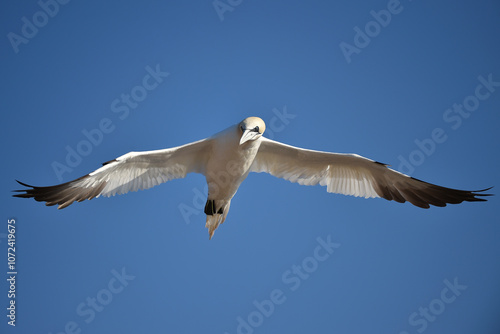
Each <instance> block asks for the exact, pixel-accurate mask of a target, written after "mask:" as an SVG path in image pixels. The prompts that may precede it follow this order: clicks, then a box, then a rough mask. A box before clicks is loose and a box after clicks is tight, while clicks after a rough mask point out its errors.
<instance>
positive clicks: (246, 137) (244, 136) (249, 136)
mask: <svg viewBox="0 0 500 334" xmlns="http://www.w3.org/2000/svg"><path fill="white" fill-rule="evenodd" d="M256 135H257V132H254V131H252V130H244V131H243V134H242V135H241V139H240V145H241V144H243V143H245V142H247V141H249V140H251V139H254V138H255V136H256Z"/></svg>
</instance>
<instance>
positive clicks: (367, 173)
mask: <svg viewBox="0 0 500 334" xmlns="http://www.w3.org/2000/svg"><path fill="white" fill-rule="evenodd" d="M265 130H266V125H265V123H264V121H263V120H262V119H261V118H259V117H248V118H246V119H244V120H243V121H241V122H240V123H238V124H235V125H232V126H230V127H228V128H227V129H225V130H223V131H221V132H219V133H216V134H215V135H213V136H212V137H209V138H206V139H203V140H199V141H196V142H193V143H190V144H186V145H182V146H178V147H173V148H167V149H163V150H155V151H145V152H130V153H127V154H125V155H122V156H120V157H118V158H116V159H114V160H111V161H108V162H105V163H103V166H102V167H101V168H99V169H97V170H95V171H93V172H92V173H90V174H87V175H85V176H82V177H80V178H78V179H76V180H73V181H69V182H66V183H63V184H59V185H55V186H50V187H35V186H31V185H28V184H25V183H23V182H20V181H17V180H16V181H17V182H18V183H20V184H21V185H23V186H25V187H28V188H30V189H24V190H15V192H20V193H19V194H15V195H13V196H15V197H22V198H34V199H35V200H36V201H41V202H46V205H48V206H51V205H56V204H57V205H58V209H63V208H65V207H67V206H68V205H70V204H72V203H73V202H74V201H77V202H81V201H83V200H86V199H89V200H90V199H92V198H95V197H99V196H106V197H109V196H114V195H116V194H125V193H127V192H129V191H137V190H143V189H148V188H151V187H153V186H156V185H158V184H160V183H164V182H167V181H169V180H173V179H179V178H184V177H185V176H186V174H188V173H200V174H203V175H204V176H205V178H206V181H207V184H208V197H207V202H206V205H205V210H204V212H205V214H206V216H207V219H206V224H205V227H207V228H208V233H209V238H210V239H211V238H212V236H213V234H214V232H215V230H216V229H217V227H218V226H219V225H220V224H222V223H223V222H224V221H225V220H226V217H227V213H228V212H229V206H230V204H231V200H232V198H233V196H234V195H235V194H236V191H237V190H238V188H239V186H240V184H241V182H243V180H245V178H246V177H247V176H248V174H249V173H250V172H257V173H261V172H265V173H269V174H271V175H274V176H276V177H279V178H283V179H285V180H288V181H291V182H296V183H298V184H301V185H308V186H311V185H317V184H319V185H322V186H326V191H327V192H330V193H338V194H344V195H352V196H356V197H364V198H374V197H381V198H385V199H386V200H389V201H391V200H394V201H396V202H399V203H403V202H406V201H408V202H410V203H412V204H413V205H416V206H418V207H421V208H429V206H430V205H434V206H440V207H443V206H446V204H447V203H450V204H457V203H461V202H463V201H468V202H474V201H485V199H484V198H481V197H482V196H490V194H485V193H483V192H484V191H486V190H489V189H491V188H487V189H483V190H475V191H467V190H457V189H451V188H445V187H441V186H437V185H434V184H431V183H427V182H424V181H421V180H418V179H416V178H413V177H410V176H408V175H405V174H402V173H400V172H397V171H395V170H393V169H391V168H389V167H388V166H389V165H387V164H383V163H380V162H377V161H374V160H371V159H368V158H365V157H362V156H359V155H357V154H341V153H330V152H322V151H313V150H308V149H303V148H299V147H294V146H290V145H286V144H283V143H280V142H277V141H274V140H271V139H267V138H265V137H263V136H262V135H263V134H264V132H265Z"/></svg>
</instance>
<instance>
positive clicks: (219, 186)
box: [205, 141, 259, 199]
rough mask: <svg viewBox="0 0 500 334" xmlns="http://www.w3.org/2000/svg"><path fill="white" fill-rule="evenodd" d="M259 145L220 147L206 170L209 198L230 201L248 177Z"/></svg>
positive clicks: (253, 143)
mask: <svg viewBox="0 0 500 334" xmlns="http://www.w3.org/2000/svg"><path fill="white" fill-rule="evenodd" d="M258 144H259V143H256V142H255V141H254V142H250V143H244V144H243V145H238V143H236V144H235V145H228V144H227V143H225V145H219V146H218V147H216V148H215V149H214V151H213V153H212V155H211V156H210V157H209V160H208V163H207V170H206V175H205V176H206V179H207V183H208V192H209V197H211V198H217V199H222V198H227V199H230V198H232V197H233V196H234V194H235V193H236V191H237V190H238V187H239V185H240V184H241V182H242V181H243V180H244V179H245V178H246V177H247V175H248V173H249V170H250V166H251V165H252V163H253V161H254V159H255V156H256V155H257V151H258V149H259V145H258Z"/></svg>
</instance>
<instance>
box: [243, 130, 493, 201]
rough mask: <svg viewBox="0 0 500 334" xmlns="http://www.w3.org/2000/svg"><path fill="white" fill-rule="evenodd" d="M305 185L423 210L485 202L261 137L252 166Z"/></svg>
mask: <svg viewBox="0 0 500 334" xmlns="http://www.w3.org/2000/svg"><path fill="white" fill-rule="evenodd" d="M251 171H252V172H266V173H269V174H271V175H274V176H276V177H280V178H283V179H285V180H288V181H291V182H296V183H299V184H302V185H317V184H320V185H322V186H326V187H327V188H326V189H327V191H328V192H331V193H338V194H344V195H352V196H357V197H365V198H370V197H382V198H385V199H387V200H390V201H391V200H395V201H396V202H400V203H403V202H406V201H408V202H410V203H412V204H413V205H416V206H418V207H421V208H429V205H435V206H446V204H447V203H450V204H457V203H461V202H463V201H469V202H473V201H485V199H483V198H481V197H480V196H489V194H484V193H480V192H483V191H486V190H489V189H491V188H488V189H483V190H477V191H466V190H457V189H451V188H445V187H440V186H437V185H434V184H431V183H427V182H424V181H420V180H418V179H415V178H413V177H410V176H408V175H405V174H402V173H399V172H397V171H395V170H392V169H390V168H388V167H387V165H385V164H382V163H379V162H376V161H373V160H370V159H367V158H364V157H362V156H359V155H356V154H339V153H329V152H321V151H313V150H306V149H302V148H298V147H294V146H290V145H286V144H282V143H280V142H277V141H274V140H270V139H267V138H264V137H262V142H261V145H260V148H259V151H258V153H257V156H256V158H255V160H254V163H253V165H252V167H251Z"/></svg>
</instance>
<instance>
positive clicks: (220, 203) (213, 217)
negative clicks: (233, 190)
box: [205, 199, 231, 239]
mask: <svg viewBox="0 0 500 334" xmlns="http://www.w3.org/2000/svg"><path fill="white" fill-rule="evenodd" d="M230 205H231V200H211V199H209V200H207V204H206V205H205V213H206V215H207V222H206V224H205V227H206V228H208V235H209V239H212V237H213V235H214V232H215V230H216V229H217V227H219V225H220V224H222V223H223V222H224V221H225V220H226V216H227V213H228V212H229V206H230Z"/></svg>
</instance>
